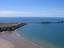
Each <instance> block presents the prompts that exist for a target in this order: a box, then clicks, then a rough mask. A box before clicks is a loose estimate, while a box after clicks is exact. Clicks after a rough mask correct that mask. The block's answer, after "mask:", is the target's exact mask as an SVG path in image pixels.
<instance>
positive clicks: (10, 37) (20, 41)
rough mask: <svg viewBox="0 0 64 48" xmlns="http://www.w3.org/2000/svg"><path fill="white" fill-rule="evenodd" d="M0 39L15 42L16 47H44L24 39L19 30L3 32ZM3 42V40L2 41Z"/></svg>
mask: <svg viewBox="0 0 64 48" xmlns="http://www.w3.org/2000/svg"><path fill="white" fill-rule="evenodd" d="M0 39H3V40H6V41H8V42H10V43H13V46H14V47H15V48H43V47H40V46H39V45H38V44H35V43H33V42H31V41H29V40H26V39H24V37H22V36H21V35H20V34H19V33H17V31H16V30H15V31H13V32H10V33H9V32H8V33H2V34H0ZM0 42H1V41H0Z"/></svg>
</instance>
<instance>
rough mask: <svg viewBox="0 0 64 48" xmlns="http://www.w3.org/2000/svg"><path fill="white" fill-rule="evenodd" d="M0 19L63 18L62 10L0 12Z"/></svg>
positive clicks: (63, 12)
mask: <svg viewBox="0 0 64 48" xmlns="http://www.w3.org/2000/svg"><path fill="white" fill-rule="evenodd" d="M0 17H64V10H55V9H52V10H51V9H50V10H41V11H29V12H27V11H0Z"/></svg>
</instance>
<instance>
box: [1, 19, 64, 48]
mask: <svg viewBox="0 0 64 48" xmlns="http://www.w3.org/2000/svg"><path fill="white" fill-rule="evenodd" d="M60 20H64V19H63V18H0V22H41V21H53V22H55V21H60ZM18 30H19V31H20V32H19V33H20V34H21V35H22V36H23V37H25V38H26V39H28V40H31V41H33V42H35V43H37V44H39V45H41V46H44V47H47V48H64V24H34V23H32V24H28V25H26V26H24V27H21V28H19V29H18Z"/></svg>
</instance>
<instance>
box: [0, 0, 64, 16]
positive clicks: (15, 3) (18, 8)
mask: <svg viewBox="0 0 64 48" xmlns="http://www.w3.org/2000/svg"><path fill="white" fill-rule="evenodd" d="M0 16H3V17H4V16H9V17H18V16H20V17H64V0H0Z"/></svg>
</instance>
